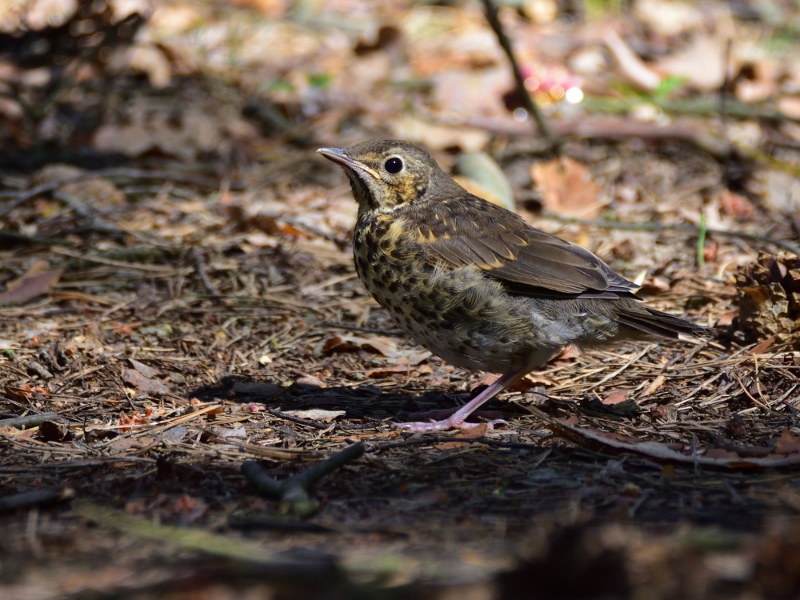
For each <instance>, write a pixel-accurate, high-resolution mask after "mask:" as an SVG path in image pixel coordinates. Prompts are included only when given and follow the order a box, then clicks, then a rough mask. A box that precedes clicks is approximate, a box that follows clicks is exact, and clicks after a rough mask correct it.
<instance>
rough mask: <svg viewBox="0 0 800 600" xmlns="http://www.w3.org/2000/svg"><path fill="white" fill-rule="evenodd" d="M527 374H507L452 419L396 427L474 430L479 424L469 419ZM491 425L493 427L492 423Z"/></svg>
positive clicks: (455, 413)
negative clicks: (468, 419)
mask: <svg viewBox="0 0 800 600" xmlns="http://www.w3.org/2000/svg"><path fill="white" fill-rule="evenodd" d="M527 373H528V370H527V369H521V370H519V371H512V372H510V373H505V374H504V375H503V376H502V377H500V379H498V380H497V381H495V382H494V383H493V384H492V385H490V386H489V387H487V388H486V389H485V390H483V391H482V392H481V393H480V394H478V395H477V396H475V397H474V398H473V399H472V400H470V401H469V402H468V403H467V404H465V405H464V406H462V407H461V408H460V409H458V410H457V411H456V412H454V413H453V414H452V415H451V416H450V417H448V418H447V419H444V420H443V421H429V422H427V423H425V422H420V421H417V422H415V423H395V425H394V426H395V427H397V428H398V429H403V430H405V431H414V432H417V433H421V432H425V431H445V430H447V429H472V428H473V427H477V426H478V425H479V423H467V417H468V416H470V415H471V414H472V413H473V412H475V411H476V410H478V408H479V407H480V406H482V405H483V404H486V403H487V402H488V401H489V400H491V399H492V398H493V397H494V396H496V395H497V394H499V393H500V392H502V391H503V390H504V389H506V388H507V387H508V386H510V385H514V384H515V383H516V382H517V381H519V380H520V379H522V378H523V377H524V376H525V375H526V374H527ZM489 425H490V426H491V423H490V424H489Z"/></svg>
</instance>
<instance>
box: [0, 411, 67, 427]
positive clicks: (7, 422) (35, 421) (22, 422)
mask: <svg viewBox="0 0 800 600" xmlns="http://www.w3.org/2000/svg"><path fill="white" fill-rule="evenodd" d="M57 418H58V413H55V412H46V413H40V414H38V415H27V416H25V417H14V418H13V419H3V420H2V421H0V427H16V428H20V427H26V428H27V427H35V426H37V425H41V424H42V423H44V422H45V421H52V420H53V419H57Z"/></svg>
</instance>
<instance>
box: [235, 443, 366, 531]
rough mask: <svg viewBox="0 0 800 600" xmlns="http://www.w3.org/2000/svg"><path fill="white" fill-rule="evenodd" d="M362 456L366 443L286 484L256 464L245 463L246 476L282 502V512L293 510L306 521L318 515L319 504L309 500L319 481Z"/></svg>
mask: <svg viewBox="0 0 800 600" xmlns="http://www.w3.org/2000/svg"><path fill="white" fill-rule="evenodd" d="M362 454H364V443H363V442H357V443H355V444H353V445H351V446H348V447H347V448H345V449H344V450H342V451H341V452H337V453H336V454H334V455H333V456H331V457H330V458H329V459H327V460H323V461H322V462H319V463H317V464H316V465H314V466H313V467H311V468H310V469H308V470H307V471H304V472H302V473H300V474H299V475H295V476H294V477H290V478H289V479H287V480H285V481H283V482H278V481H276V480H275V479H273V478H272V477H270V476H269V475H267V472H266V471H265V470H264V469H262V468H261V465H259V464H258V463H257V462H256V461H252V460H246V461H245V462H244V463H242V475H244V476H245V478H246V479H247V480H248V481H249V482H250V483H251V484H253V486H254V487H255V488H256V489H257V490H258V491H259V493H261V494H263V495H265V496H268V497H270V498H273V499H275V500H279V501H280V502H281V510H282V511H284V512H287V511H288V510H291V511H292V512H293V513H294V514H295V515H297V516H298V517H305V516H308V515H310V514H311V513H312V512H314V511H315V510H316V509H317V506H318V503H317V502H316V501H315V500H312V499H311V497H310V496H309V494H308V489H309V488H310V487H311V486H312V485H313V484H314V483H315V482H316V481H317V480H319V479H321V478H322V477H324V476H325V475H327V474H329V473H332V472H333V471H335V470H336V469H339V468H341V467H342V466H344V465H346V464H347V463H349V462H352V461H354V460H355V459H357V458H358V457H360V456H361V455H362Z"/></svg>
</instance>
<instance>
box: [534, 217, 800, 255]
mask: <svg viewBox="0 0 800 600" xmlns="http://www.w3.org/2000/svg"><path fill="white" fill-rule="evenodd" d="M542 217H544V218H546V219H552V220H553V221H559V222H561V223H574V224H576V225H589V226H591V227H600V228H602V229H626V230H629V231H675V232H678V233H693V234H698V235H699V234H700V228H699V227H697V226H695V225H689V224H682V225H665V224H663V223H619V222H617V221H603V220H594V219H579V218H577V217H565V216H562V215H557V214H554V213H551V212H549V211H542ZM706 234H707V235H718V236H721V237H732V238H738V239H742V240H750V241H753V242H760V243H762V244H772V245H773V246H777V247H778V248H783V249H784V250H787V251H789V252H791V253H793V254H796V255H798V256H800V246H795V245H794V244H792V243H790V242H786V241H784V240H779V239H776V238H773V237H769V236H766V235H759V234H757V233H749V232H747V231H725V230H722V229H708V228H707V229H706Z"/></svg>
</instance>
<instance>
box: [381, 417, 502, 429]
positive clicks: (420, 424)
mask: <svg viewBox="0 0 800 600" xmlns="http://www.w3.org/2000/svg"><path fill="white" fill-rule="evenodd" d="M455 416H456V415H453V417H455ZM453 417H450V418H449V419H443V420H442V421H427V422H426V421H414V422H411V423H394V424H393V425H394V427H395V428H397V429H400V430H402V431H411V432H413V433H426V432H430V431H448V430H450V429H463V430H469V429H474V428H475V427H480V426H481V425H486V430H487V431H490V430H492V429H494V426H495V425H499V424H501V423H502V424H503V425H507V423H506V422H505V421H504V420H503V419H495V420H494V421H487V422H486V423H468V422H466V421H464V420H463V419H454V418H453Z"/></svg>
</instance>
